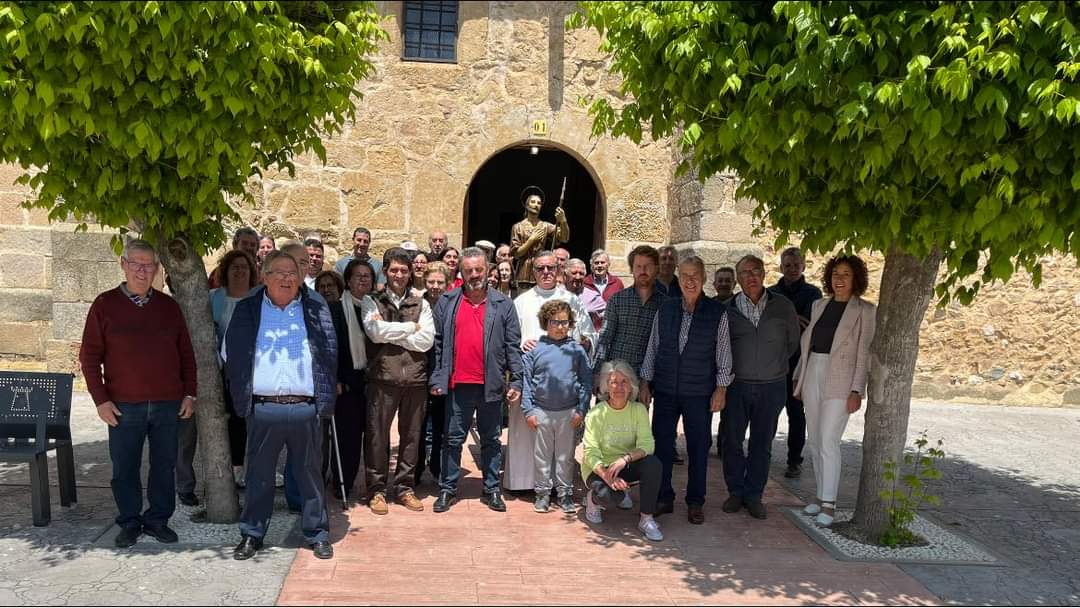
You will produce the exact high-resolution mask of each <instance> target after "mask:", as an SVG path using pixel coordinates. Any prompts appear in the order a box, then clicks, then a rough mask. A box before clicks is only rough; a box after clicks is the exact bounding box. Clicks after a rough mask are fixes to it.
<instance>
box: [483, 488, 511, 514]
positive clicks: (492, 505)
mask: <svg viewBox="0 0 1080 608" xmlns="http://www.w3.org/2000/svg"><path fill="white" fill-rule="evenodd" d="M480 502H481V503H483V504H485V505H487V506H488V508H489V509H491V510H492V511H498V512H500V513H502V512H504V511H506V503H505V502H503V497H502V492H492V493H491V494H484V495H483V496H481V497H480Z"/></svg>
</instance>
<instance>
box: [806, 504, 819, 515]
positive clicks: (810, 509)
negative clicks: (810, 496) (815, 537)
mask: <svg viewBox="0 0 1080 608" xmlns="http://www.w3.org/2000/svg"><path fill="white" fill-rule="evenodd" d="M802 512H803V513H806V514H807V515H817V514H818V513H821V505H819V504H818V503H816V502H812V503H810V504H808V505H806V506H805V507H803V510H802Z"/></svg>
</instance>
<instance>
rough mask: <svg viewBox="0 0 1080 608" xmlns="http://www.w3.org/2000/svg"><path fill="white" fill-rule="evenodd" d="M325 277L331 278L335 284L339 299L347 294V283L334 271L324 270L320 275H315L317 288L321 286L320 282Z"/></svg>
mask: <svg viewBox="0 0 1080 608" xmlns="http://www.w3.org/2000/svg"><path fill="white" fill-rule="evenodd" d="M325 277H330V280H332V281H333V282H334V287H337V292H338V297H339V298H340V297H341V294H343V293H345V281H343V280H342V279H341V275H340V274H338V273H337V272H335V271H333V270H323V271H322V272H320V273H319V274H317V275H315V286H316V287H318V286H319V281H321V280H323V278H325Z"/></svg>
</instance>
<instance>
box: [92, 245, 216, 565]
mask: <svg viewBox="0 0 1080 608" xmlns="http://www.w3.org/2000/svg"><path fill="white" fill-rule="evenodd" d="M120 267H121V268H122V269H123V270H124V277H125V279H126V280H125V281H124V282H123V283H121V284H120V286H119V287H117V288H115V289H110V290H109V291H106V292H104V293H102V294H101V295H99V296H98V297H97V298H96V299H95V300H94V303H93V304H91V305H90V312H89V314H88V315H87V317H86V326H85V328H84V329H83V338H82V346H81V348H80V349H79V363H80V365H81V367H82V373H83V376H84V377H85V379H86V387H87V388H88V389H89V390H90V396H91V397H92V398H93V399H94V403H95V404H96V405H97V413H98V417H100V418H101V419H102V420H103V421H104V422H105V423H106V424H108V425H109V457H110V459H111V460H112V484H111V485H112V491H113V498H114V499H115V500H116V507H117V510H118V511H119V512H120V513H119V515H117V516H116V524H117V525H118V526H119V527H120V533H119V534H118V535H117V536H116V540H115V543H116V546H117V547H121V548H124V547H130V546H132V545H134V544H135V541H136V540H138V538H139V535H141V534H142V533H143V532H146V533H147V534H149V535H150V536H153V537H154V538H156V539H158V540H159V541H161V542H163V543H175V542H176V541H177V540H178V539H177V536H176V532H173V531H172V530H171V529H170V528H169V526H168V523H169V518H170V517H172V514H173V511H174V510H175V509H176V494H175V492H176V479H175V478H174V476H173V475H174V469H175V467H176V455H177V443H178V440H177V430H178V427H179V421H180V419H188V418H191V415H192V413H194V408H195V394H196V388H197V387H196V374H195V353H194V351H193V350H192V348H191V338H190V336H189V335H188V329H187V324H186V323H185V321H184V316H183V314H182V313H181V312H180V306H179V305H177V303H176V302H175V301H174V300H173V299H172V298H170V297H169V296H167V295H165V294H163V293H161V292H160V291H158V290H156V289H154V288H153V287H151V284H152V283H153V281H154V275H156V274H157V271H158V260H157V254H156V252H155V251H154V248H153V247H152V246H151V245H150V244H149V243H147V242H146V241H141V240H132V241H129V242H128V244H127V245H126V246H125V247H124V255H123V257H121V258H120ZM147 439H149V440H150V477H149V487H148V488H147V498H148V500H149V503H150V506H149V508H148V509H147V510H146V511H145V512H141V513H140V511H142V494H143V490H142V471H141V470H140V469H141V465H142V446H143V443H145V442H146V440H147Z"/></svg>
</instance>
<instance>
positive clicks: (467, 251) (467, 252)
mask: <svg viewBox="0 0 1080 608" xmlns="http://www.w3.org/2000/svg"><path fill="white" fill-rule="evenodd" d="M447 249H449V247H448V248H447ZM465 258H484V267H485V268H487V266H488V254H487V252H486V251H484V250H483V249H481V248H479V247H475V246H473V247H466V248H464V249H462V250H461V261H462V262H464V261H465Z"/></svg>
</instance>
